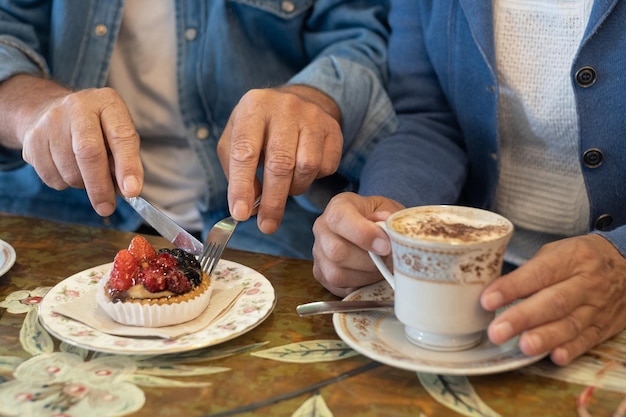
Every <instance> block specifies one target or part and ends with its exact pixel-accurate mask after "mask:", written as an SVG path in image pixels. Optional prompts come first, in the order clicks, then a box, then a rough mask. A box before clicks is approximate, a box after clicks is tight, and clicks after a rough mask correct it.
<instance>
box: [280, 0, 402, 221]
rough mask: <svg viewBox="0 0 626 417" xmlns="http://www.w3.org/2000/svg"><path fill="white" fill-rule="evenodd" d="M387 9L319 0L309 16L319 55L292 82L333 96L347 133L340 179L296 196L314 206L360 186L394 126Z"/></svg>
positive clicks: (309, 40)
mask: <svg viewBox="0 0 626 417" xmlns="http://www.w3.org/2000/svg"><path fill="white" fill-rule="evenodd" d="M331 4H332V8H333V10H332V13H329V12H328V11H329V10H325V8H326V9H328V8H330V7H331V6H330V5H331ZM388 11H389V2H388V1H378V2H376V1H353V2H336V1H332V2H331V1H320V2H318V3H317V5H316V6H315V10H314V12H313V13H312V15H311V17H310V19H309V22H310V23H309V25H308V27H309V28H310V31H309V32H308V33H307V34H306V35H305V38H304V41H305V44H306V48H307V51H308V52H309V54H310V55H311V56H315V57H316V58H315V59H314V60H313V61H312V62H311V63H310V64H309V65H307V66H306V67H305V68H304V69H302V71H300V72H299V73H298V74H296V75H295V76H294V77H292V78H291V79H290V80H289V84H303V85H308V86H311V87H315V88H317V89H319V90H321V91H323V92H324V93H326V94H327V95H328V96H330V97H331V98H332V99H333V100H334V101H335V103H337V105H338V106H339V109H340V110H341V114H342V133H343V136H344V145H343V157H342V161H341V164H340V166H339V169H338V176H336V181H329V180H326V181H317V182H315V183H314V184H313V185H312V186H311V188H310V189H309V190H308V191H307V192H306V193H305V194H304V195H303V196H301V197H300V198H299V199H298V200H299V202H300V203H301V204H302V205H303V206H304V207H307V208H309V209H311V210H317V211H320V210H323V208H324V207H325V205H326V203H327V201H328V200H329V199H330V198H331V197H332V196H333V195H334V194H336V193H337V192H341V191H348V190H354V189H356V186H357V184H358V181H359V178H360V174H361V171H362V169H363V166H364V164H365V161H366V160H367V157H368V156H369V153H370V152H371V151H372V149H373V148H374V146H375V145H376V143H377V142H378V141H379V140H380V138H382V137H384V136H387V135H390V134H391V133H393V131H394V130H395V128H396V117H395V113H394V111H393V107H392V105H391V101H390V100H389V98H388V95H387V91H386V82H387V76H388V74H387V40H388V37H389V27H388V22H387V15H388ZM322 16H324V18H322ZM340 177H341V178H340Z"/></svg>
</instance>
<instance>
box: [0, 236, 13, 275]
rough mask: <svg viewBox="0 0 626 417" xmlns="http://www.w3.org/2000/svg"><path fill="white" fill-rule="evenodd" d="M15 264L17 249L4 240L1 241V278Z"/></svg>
mask: <svg viewBox="0 0 626 417" xmlns="http://www.w3.org/2000/svg"><path fill="white" fill-rule="evenodd" d="M14 263H15V249H13V246H11V245H9V244H8V243H7V242H5V241H4V240H0V277H1V276H2V275H4V274H6V273H7V271H8V270H9V269H11V267H12V266H13V264H14Z"/></svg>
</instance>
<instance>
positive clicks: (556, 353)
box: [550, 348, 570, 365]
mask: <svg viewBox="0 0 626 417" xmlns="http://www.w3.org/2000/svg"><path fill="white" fill-rule="evenodd" d="M550 359H552V362H554V363H556V364H557V365H567V364H568V363H569V361H570V358H569V353H568V352H567V350H565V349H563V348H556V349H554V350H553V351H552V354H551V355H550Z"/></svg>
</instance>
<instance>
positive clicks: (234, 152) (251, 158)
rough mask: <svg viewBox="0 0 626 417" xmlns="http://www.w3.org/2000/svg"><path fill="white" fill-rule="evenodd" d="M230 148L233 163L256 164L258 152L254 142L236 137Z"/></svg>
mask: <svg viewBox="0 0 626 417" xmlns="http://www.w3.org/2000/svg"><path fill="white" fill-rule="evenodd" d="M233 139H234V140H233V144H232V146H231V148H230V152H231V154H230V157H231V159H232V160H233V161H236V162H241V163H250V162H256V161H255V160H256V157H257V154H258V153H257V152H256V147H255V146H254V144H253V143H252V141H250V140H248V139H245V138H243V137H240V136H239V137H234V138H233Z"/></svg>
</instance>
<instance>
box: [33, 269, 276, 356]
mask: <svg viewBox="0 0 626 417" xmlns="http://www.w3.org/2000/svg"><path fill="white" fill-rule="evenodd" d="M112 264H113V263H112V262H111V263H108V264H104V265H100V266H96V267H93V268H90V269H87V270H84V271H82V272H79V273H77V274H74V275H72V276H71V277H69V278H66V279H65V280H63V281H61V282H60V283H58V284H57V285H56V286H55V287H54V288H52V289H51V290H50V291H49V292H48V294H46V296H45V297H44V298H43V300H42V301H41V305H40V306H39V319H40V321H41V323H42V325H43V326H44V327H45V328H46V330H48V331H49V332H50V333H51V334H52V335H53V336H55V337H57V338H58V339H60V340H63V341H65V342H67V343H69V344H72V345H75V346H79V347H82V348H85V349H89V350H94V351H98V352H105V353H114V354H126V355H134V354H141V355H156V354H164V353H177V352H184V351H188V350H193V349H200V348H204V347H208V346H213V345H216V344H218V343H222V342H225V341H227V340H231V339H233V338H235V337H237V336H240V335H242V334H244V333H246V332H248V331H250V330H252V329H253V328H255V327H256V326H258V325H259V324H260V323H261V322H263V320H265V319H266V318H267V317H268V316H269V314H270V313H271V312H272V310H273V309H274V305H275V302H276V297H275V294H274V288H273V287H272V284H271V283H270V282H269V281H268V280H267V279H266V278H265V277H264V276H263V275H261V274H260V273H258V272H257V271H255V270H253V269H251V268H248V267H247V266H244V265H241V264H238V263H235V262H232V261H227V260H224V259H222V260H220V261H219V263H218V265H217V267H216V268H215V271H214V272H213V274H212V275H211V279H212V280H213V285H215V288H216V289H226V288H230V287H233V286H239V287H243V288H244V292H243V294H242V295H241V296H240V297H239V299H238V300H237V301H236V302H235V304H234V305H233V307H232V308H231V309H230V310H229V311H228V312H226V314H225V315H224V316H223V317H221V318H220V319H219V320H218V321H217V322H215V323H213V324H211V325H210V326H209V327H207V328H205V329H203V330H200V331H198V332H196V333H192V334H188V335H185V336H181V337H179V338H177V339H173V340H172V339H158V338H139V337H138V338H132V337H123V336H114V335H110V334H106V333H102V332H99V331H97V330H95V329H93V328H91V327H89V326H87V325H85V324H82V323H79V322H77V321H74V320H72V319H69V318H66V317H64V316H61V315H59V314H57V313H55V312H54V311H53V306H54V305H55V304H57V303H67V302H71V301H72V300H74V299H76V298H77V297H81V296H83V295H84V294H85V293H92V292H91V291H90V290H91V289H92V288H94V286H95V285H97V283H98V281H99V280H100V279H101V278H102V277H103V276H104V274H105V273H106V272H107V271H108V270H109V269H110V268H111V266H112ZM95 302H96V300H95V298H94V303H95Z"/></svg>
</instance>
